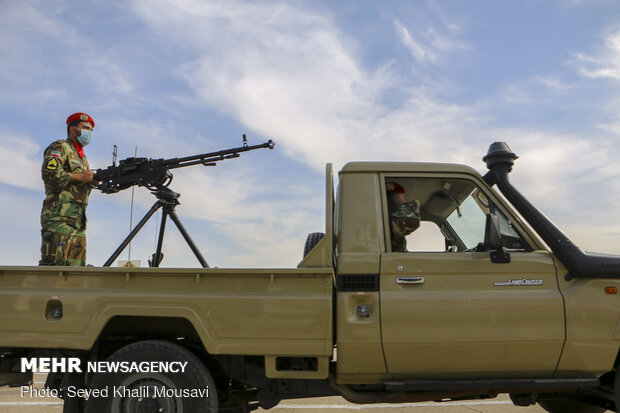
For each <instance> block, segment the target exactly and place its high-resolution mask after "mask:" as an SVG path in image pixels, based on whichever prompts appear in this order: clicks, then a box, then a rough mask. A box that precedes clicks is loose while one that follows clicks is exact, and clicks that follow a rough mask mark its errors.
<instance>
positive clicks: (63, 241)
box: [39, 230, 86, 266]
mask: <svg viewBox="0 0 620 413" xmlns="http://www.w3.org/2000/svg"><path fill="white" fill-rule="evenodd" d="M41 238H42V241H41V261H39V265H78V266H80V265H81V266H84V265H86V237H78V236H75V235H65V234H60V233H58V232H53V231H46V230H42V231H41Z"/></svg>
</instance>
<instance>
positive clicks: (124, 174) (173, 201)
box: [94, 135, 275, 268]
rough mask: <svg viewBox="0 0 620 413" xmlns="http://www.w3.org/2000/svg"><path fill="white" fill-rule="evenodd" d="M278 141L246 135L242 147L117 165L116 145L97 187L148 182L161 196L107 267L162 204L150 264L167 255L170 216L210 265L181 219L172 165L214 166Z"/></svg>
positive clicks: (109, 190)
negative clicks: (252, 142)
mask: <svg viewBox="0 0 620 413" xmlns="http://www.w3.org/2000/svg"><path fill="white" fill-rule="evenodd" d="M274 147H275V143H274V142H273V141H272V140H268V141H267V142H265V143H261V144H260V145H252V146H248V141H247V139H246V137H245V135H243V146H240V147H238V148H231V149H224V150H221V151H217V152H208V153H203V154H200V155H192V156H187V157H185V158H171V159H163V158H162V159H151V158H137V157H134V158H127V159H124V160H122V161H120V162H119V164H118V165H116V147H115V150H114V160H113V162H112V165H111V166H108V167H107V168H106V169H97V170H96V171H95V174H94V179H95V180H97V181H100V184H99V185H98V186H97V189H99V190H101V192H103V193H106V194H112V193H116V192H119V191H122V190H123V189H127V188H130V187H132V186H134V185H138V186H144V187H146V188H148V189H149V190H150V191H151V193H152V194H153V195H155V196H156V197H157V201H155V203H154V204H153V206H152V207H151V209H150V210H149V211H148V212H147V213H146V215H145V216H144V218H142V220H140V222H139V223H138V225H136V227H135V228H134V229H133V230H132V231H131V232H130V233H129V235H128V236H127V237H126V238H125V240H124V241H123V242H122V243H121V245H120V246H119V247H118V248H117V249H116V251H114V253H113V254H112V255H111V256H110V258H109V259H108V260H107V261H106V262H105V264H103V265H104V266H105V267H109V266H110V265H112V263H113V262H114V260H116V258H118V256H119V255H120V254H121V253H122V252H123V250H124V249H125V248H126V247H127V245H129V243H130V242H131V240H132V239H133V238H134V237H135V236H136V235H137V234H138V232H140V230H141V229H142V227H143V226H144V224H146V223H147V221H148V220H149V218H151V217H152V216H153V215H154V214H155V212H157V210H158V209H159V208H163V214H162V217H161V225H160V227H159V237H158V240H157V250H156V251H155V253H154V254H153V258H152V260H149V266H151V267H159V264H160V263H161V261H162V259H163V257H164V256H163V254H162V252H161V250H162V245H163V242H164V231H165V228H166V219H167V218H168V216H170V218H171V219H172V221H173V222H174V223H175V224H176V226H177V228H178V229H179V232H181V235H183V238H185V241H186V242H187V244H188V245H189V247H190V248H191V250H192V251H193V252H194V255H195V256H196V258H197V259H198V261H199V262H200V264H201V265H202V267H203V268H208V267H209V265H208V264H207V261H206V260H205V259H204V257H203V256H202V254H201V253H200V251H199V250H198V248H197V247H196V245H195V244H194V241H193V240H192V238H191V237H190V235H189V233H188V232H187V230H186V229H185V227H183V224H181V221H180V219H179V217H178V215H177V213H176V211H175V208H176V206H177V205H179V197H180V196H181V194H179V193H177V192H174V191H172V190H171V189H170V188H168V186H169V185H170V183H171V182H172V177H173V176H172V173H171V172H170V170H171V169H176V168H183V167H186V166H193V165H204V166H214V165H216V163H217V162H219V161H224V160H226V159H232V158H238V157H239V156H240V155H239V154H240V153H242V152H247V151H253V150H255V149H261V148H269V149H273V148H274Z"/></svg>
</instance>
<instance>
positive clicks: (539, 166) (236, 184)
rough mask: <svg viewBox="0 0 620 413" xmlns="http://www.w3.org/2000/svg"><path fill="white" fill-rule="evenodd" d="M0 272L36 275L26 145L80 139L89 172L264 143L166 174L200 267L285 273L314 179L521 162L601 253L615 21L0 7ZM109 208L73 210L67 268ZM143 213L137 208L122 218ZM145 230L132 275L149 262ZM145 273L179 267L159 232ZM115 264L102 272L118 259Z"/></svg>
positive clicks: (610, 175) (513, 13)
mask: <svg viewBox="0 0 620 413" xmlns="http://www.w3.org/2000/svg"><path fill="white" fill-rule="evenodd" d="M0 35H1V36H2V38H3V39H5V40H4V41H3V42H2V43H1V44H0V150H1V151H2V153H3V154H4V156H3V162H2V163H0V198H1V199H2V200H3V202H2V203H0V216H2V217H3V218H2V221H1V222H0V230H1V231H2V233H3V234H4V236H3V237H2V238H1V240H0V262H2V264H23V265H29V264H35V263H36V262H37V261H38V258H39V245H40V235H39V230H40V228H39V214H40V208H41V202H42V200H43V185H42V182H41V180H40V164H41V161H42V152H43V150H44V149H45V147H46V146H47V145H48V144H49V143H51V142H52V141H53V140H55V139H59V138H63V137H64V136H65V123H64V121H65V119H66V118H67V116H68V115H69V114H71V113H73V112H77V111H84V112H87V113H89V114H90V115H92V116H93V118H94V119H95V122H96V128H95V131H94V139H93V143H92V144H91V145H90V146H89V147H88V148H87V154H88V157H89V161H90V163H91V166H92V167H93V168H102V167H105V166H107V165H109V164H110V163H111V159H112V155H111V152H112V145H114V144H116V145H118V146H119V158H121V159H123V158H126V157H129V156H132V155H133V153H134V150H135V148H136V146H137V147H138V155H139V156H148V157H155V158H158V157H176V156H186V155H190V154H193V153H201V152H209V151H214V150H218V149H221V148H228V147H235V146H239V145H240V144H241V135H242V134H243V133H245V134H247V135H248V139H249V141H250V143H251V144H255V143H260V142H263V141H265V140H266V139H273V140H275V141H276V142H277V147H276V150H274V151H267V150H261V151H255V152H250V153H247V154H244V155H243V156H242V157H241V158H240V159H235V160H230V161H226V162H223V163H221V164H219V165H218V166H217V167H215V168H213V167H210V168H201V167H192V168H185V169H181V170H177V171H175V173H174V174H175V179H174V181H173V184H172V186H171V188H173V189H174V190H176V191H177V192H180V193H181V194H182V196H181V199H180V200H181V206H180V207H178V209H177V211H178V213H179V215H180V217H181V219H182V221H183V223H184V224H185V226H186V227H187V228H188V229H189V231H190V233H191V235H192V236H193V237H194V239H195V241H196V243H197V244H198V245H199V247H200V248H201V250H202V252H203V254H204V255H205V257H206V258H207V261H208V262H209V263H210V264H211V265H214V266H219V267H235V266H240V267H247V266H261V267H269V266H274V267H288V266H295V265H296V264H297V263H298V262H299V260H300V259H301V252H302V249H303V243H304V240H305V237H306V234H307V233H308V232H314V231H320V230H322V228H323V226H324V223H323V219H324V218H323V216H324V210H323V203H324V201H323V191H324V189H323V185H324V177H323V173H324V165H325V163H326V162H333V163H334V165H335V168H336V170H338V169H340V168H341V167H342V165H344V163H346V162H347V161H353V160H405V161H434V162H457V163H465V164H469V165H471V166H473V167H474V168H476V169H478V170H479V171H481V172H484V164H483V162H482V161H481V157H482V156H483V155H484V154H485V153H486V150H487V148H488V145H489V144H490V143H492V142H493V141H496V140H505V141H507V142H508V143H509V145H510V146H511V147H512V149H513V150H514V151H515V152H516V153H517V154H518V155H519V156H520V159H519V160H518V161H517V164H516V166H515V169H514V172H513V176H512V179H513V182H514V183H515V184H516V185H518V187H519V188H520V189H521V190H522V192H523V193H525V194H526V195H527V196H528V197H530V198H531V199H532V201H533V202H534V203H535V204H536V205H538V206H539V208H540V209H541V210H542V211H543V212H545V213H546V214H547V215H548V216H549V217H551V218H552V219H553V220H554V221H555V222H556V223H557V224H558V225H559V226H560V227H561V228H562V229H563V230H564V231H565V232H566V233H567V234H568V235H569V236H570V237H571V238H572V239H573V240H574V241H575V242H576V243H577V245H579V246H581V247H582V248H583V249H586V250H599V251H604V252H612V253H614V252H615V253H620V243H619V240H620V224H618V218H619V212H620V202H619V201H620V166H618V165H619V164H618V161H617V160H618V159H619V158H620V141H619V138H620V97H619V92H620V3H618V2H616V1H613V0H591V1H577V0H573V1H571V0H555V1H553V0H550V1H545V2H541V1H533V0H532V1H505V2H491V1H476V0H472V1H466V2H464V1H430V0H429V1H422V0H420V1H409V2H407V1H395V0H393V1H389V0H388V1H381V2H379V1H361V0H359V1H353V0H351V1H247V2H243V1H241V2H239V1H201V0H128V1H53V2H52V1H44V0H41V1H37V0H24V1H13V0H0ZM130 198H131V192H130V191H124V192H121V193H119V194H115V195H105V194H101V193H99V192H97V191H96V192H93V194H92V196H91V199H90V205H89V210H88V217H89V229H88V244H89V248H88V262H89V263H91V264H95V265H101V264H102V263H103V262H104V261H105V260H106V259H107V257H108V256H109V255H110V254H111V253H112V252H113V250H114V249H115V247H116V246H117V245H118V244H119V243H120V242H121V241H122V239H123V238H124V237H125V235H126V233H127V232H128V230H129V202H130ZM153 201H154V198H153V196H152V195H150V194H149V193H148V191H147V190H145V189H144V188H138V189H137V190H136V207H135V211H134V221H136V220H138V219H139V218H141V217H142V215H143V214H144V213H145V212H146V211H147V210H148V208H149V207H150V206H151V204H152V203H153ZM156 232H157V220H156V219H152V220H151V222H150V223H149V225H148V226H147V227H145V228H144V230H143V231H142V232H141V233H140V235H139V236H138V238H137V239H136V241H135V242H134V244H133V249H132V258H133V259H142V260H143V263H144V262H145V260H146V259H147V258H149V257H150V254H152V252H153V249H154V246H155V235H156ZM164 250H165V254H166V257H165V258H164V262H163V266H197V261H196V260H195V258H194V257H193V255H192V253H191V251H190V250H189V249H188V248H187V247H186V245H185V243H184V242H183V240H182V239H181V237H180V235H179V234H178V233H177V231H176V229H174V227H173V226H169V230H168V231H167V235H166V241H165V245H164ZM126 256H127V254H126V253H125V254H123V255H122V258H126Z"/></svg>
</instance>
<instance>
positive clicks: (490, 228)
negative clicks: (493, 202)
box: [484, 214, 502, 251]
mask: <svg viewBox="0 0 620 413" xmlns="http://www.w3.org/2000/svg"><path fill="white" fill-rule="evenodd" d="M484 246H485V247H486V248H487V249H488V250H490V251H494V250H500V249H502V234H501V231H500V227H499V217H498V216H497V215H495V214H488V215H487V222H486V225H485V227H484Z"/></svg>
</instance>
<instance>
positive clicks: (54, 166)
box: [45, 158, 58, 171]
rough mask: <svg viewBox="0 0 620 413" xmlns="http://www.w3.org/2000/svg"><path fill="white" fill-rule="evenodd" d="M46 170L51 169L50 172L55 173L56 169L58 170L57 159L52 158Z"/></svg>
mask: <svg viewBox="0 0 620 413" xmlns="http://www.w3.org/2000/svg"><path fill="white" fill-rule="evenodd" d="M45 168H46V169H49V170H50V171H55V170H56V169H58V161H57V160H56V158H52V159H50V160H49V161H48V162H47V165H46V166H45Z"/></svg>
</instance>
